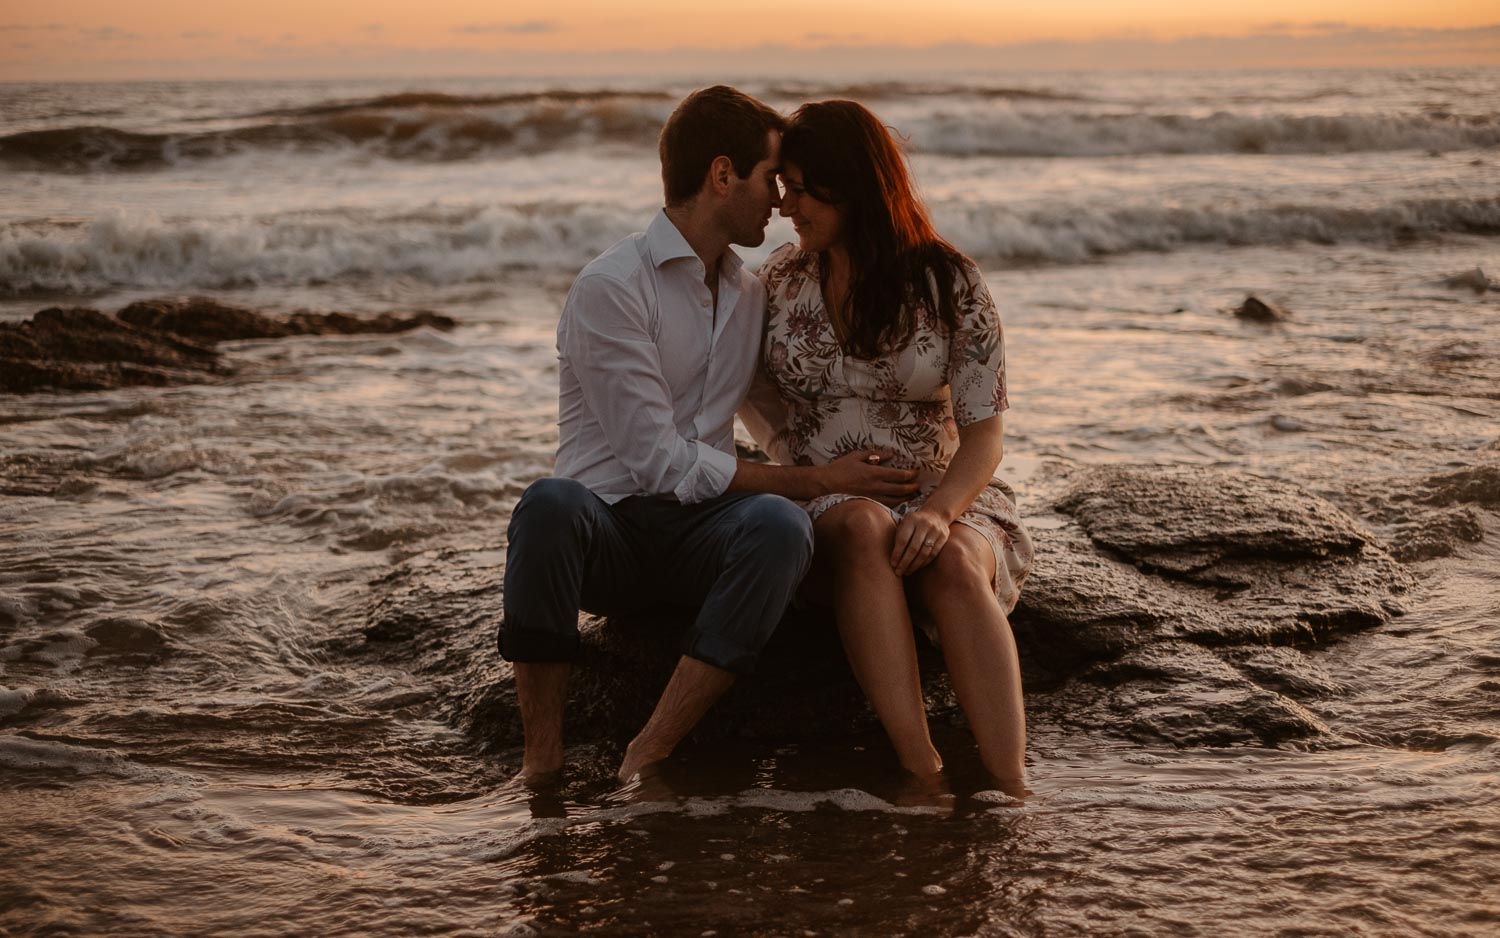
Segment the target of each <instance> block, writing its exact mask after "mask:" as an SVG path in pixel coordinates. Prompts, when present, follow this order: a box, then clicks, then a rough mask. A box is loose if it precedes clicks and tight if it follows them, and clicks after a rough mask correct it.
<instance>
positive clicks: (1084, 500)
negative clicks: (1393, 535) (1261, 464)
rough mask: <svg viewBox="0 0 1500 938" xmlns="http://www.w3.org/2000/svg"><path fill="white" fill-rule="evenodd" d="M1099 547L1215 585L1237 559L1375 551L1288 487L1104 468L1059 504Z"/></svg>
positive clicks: (1195, 473)
mask: <svg viewBox="0 0 1500 938" xmlns="http://www.w3.org/2000/svg"><path fill="white" fill-rule="evenodd" d="M1057 507H1058V508H1059V510H1061V511H1063V512H1065V513H1067V514H1069V515H1072V516H1073V517H1074V518H1077V519H1078V521H1079V523H1080V524H1082V525H1083V527H1084V529H1085V530H1086V531H1088V533H1089V536H1090V537H1091V538H1093V540H1094V542H1095V543H1096V544H1099V545H1100V546H1102V547H1105V548H1107V549H1109V550H1111V551H1114V552H1115V553H1117V554H1120V555H1122V556H1124V557H1126V558H1128V559H1130V560H1131V561H1132V562H1134V563H1137V564H1140V565H1141V566H1143V567H1145V568H1147V569H1152V570H1156V571H1160V572H1163V573H1166V574H1168V575H1176V576H1182V577H1188V578H1192V579H1195V580H1198V581H1201V582H1207V583H1210V584H1213V583H1216V582H1230V583H1231V585H1247V584H1241V583H1233V581H1222V580H1221V579H1219V578H1216V577H1215V576H1213V575H1211V573H1210V571H1212V570H1214V569H1215V568H1216V567H1217V566H1220V565H1222V564H1223V563H1224V562H1225V561H1231V560H1236V559H1241V558H1249V559H1264V560H1268V561H1287V560H1296V561H1301V560H1306V559H1319V558H1326V557H1330V556H1335V555H1340V554H1351V553H1355V552H1357V551H1359V550H1360V549H1361V548H1363V547H1365V546H1367V545H1369V544H1371V543H1372V542H1373V538H1372V537H1371V536H1370V535H1369V534H1367V533H1365V532H1364V531H1363V530H1362V529H1360V527H1359V526H1358V525H1357V524H1356V523H1355V522H1354V519H1352V518H1350V517H1349V516H1348V515H1346V514H1345V513H1344V512H1342V511H1340V510H1339V509H1338V508H1336V507H1334V506H1333V505H1332V504H1331V503H1329V502H1327V501H1324V500H1323V499H1321V498H1318V497H1316V496H1313V495H1309V494H1307V493H1306V492H1304V491H1302V490H1301V489H1298V488H1297V487H1295V486H1292V485H1288V484H1286V483H1280V482H1273V481H1270V480H1266V479H1258V478H1256V477H1254V476H1246V475H1240V474H1236V473H1229V472H1223V471H1217V470H1209V469H1193V468H1167V467H1155V466H1106V467H1101V468H1097V469H1090V470H1087V471H1085V472H1083V473H1081V474H1080V477H1079V478H1078V481H1077V482H1075V483H1074V484H1073V485H1072V486H1071V487H1070V488H1069V490H1068V492H1067V493H1066V494H1065V495H1064V496H1063V497H1062V498H1061V499H1060V500H1059V501H1058V503H1057Z"/></svg>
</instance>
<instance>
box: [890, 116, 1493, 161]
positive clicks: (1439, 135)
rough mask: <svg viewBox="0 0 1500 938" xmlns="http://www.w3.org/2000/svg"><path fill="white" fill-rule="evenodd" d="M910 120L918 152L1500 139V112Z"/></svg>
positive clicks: (1255, 149)
mask: <svg viewBox="0 0 1500 938" xmlns="http://www.w3.org/2000/svg"><path fill="white" fill-rule="evenodd" d="M901 130H902V131H903V132H905V133H907V134H909V135H910V140H911V147H912V148H913V149H914V150H917V151H919V152H926V153H941V154H946V155H949V156H1026V157H1033V156H1132V155H1144V154H1183V153H1197V154H1202V153H1355V152H1365V151H1391V150H1468V149H1478V148H1485V147H1493V146H1495V145H1497V144H1500V121H1496V120H1495V119H1493V118H1492V117H1488V116H1486V117H1469V118H1462V117H1454V116H1449V115H1440V114H1435V115H1428V114H1380V115H1377V114H1344V115H1289V114H1232V113H1227V112H1219V113H1216V114H1211V115H1207V116H1202V117H1199V116H1191V115H1183V114H1149V113H1146V114H1079V113H1073V112H1067V111H1035V110H1014V109H1013V110H990V111H985V112H982V113H978V114H976V113H973V112H970V111H947V112H938V113H936V114H933V115H931V116H930V117H917V118H914V119H913V120H912V121H910V122H908V123H907V125H906V126H903V127H902V128H901Z"/></svg>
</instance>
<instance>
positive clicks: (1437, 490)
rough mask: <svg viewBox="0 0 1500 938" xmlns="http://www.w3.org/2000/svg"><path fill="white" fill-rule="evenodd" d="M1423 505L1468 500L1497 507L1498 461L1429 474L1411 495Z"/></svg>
mask: <svg viewBox="0 0 1500 938" xmlns="http://www.w3.org/2000/svg"><path fill="white" fill-rule="evenodd" d="M1412 498H1413V500H1415V501H1418V502H1421V503H1422V504H1425V505H1456V504H1459V503H1469V504H1476V505H1483V506H1485V507H1486V508H1496V507H1500V462H1488V463H1482V464H1480V465H1477V466H1469V467H1467V468H1464V469H1459V470H1456V471H1454V472H1447V473H1442V474H1439V475H1435V476H1430V477H1428V478H1427V479H1425V480H1423V482H1422V483H1421V484H1420V486H1419V487H1418V488H1417V490H1416V491H1415V492H1414V493H1413V495H1412Z"/></svg>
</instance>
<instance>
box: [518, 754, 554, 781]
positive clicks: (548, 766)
mask: <svg viewBox="0 0 1500 938" xmlns="http://www.w3.org/2000/svg"><path fill="white" fill-rule="evenodd" d="M562 775H563V754H562V750H561V749H558V750H556V751H554V752H546V753H532V752H528V753H526V754H525V755H524V756H522V757H521V771H519V772H517V773H516V779H515V780H516V781H517V782H519V783H520V784H521V785H522V786H524V787H526V788H531V789H537V788H552V787H555V786H556V785H557V784H558V783H559V782H561V781H562Z"/></svg>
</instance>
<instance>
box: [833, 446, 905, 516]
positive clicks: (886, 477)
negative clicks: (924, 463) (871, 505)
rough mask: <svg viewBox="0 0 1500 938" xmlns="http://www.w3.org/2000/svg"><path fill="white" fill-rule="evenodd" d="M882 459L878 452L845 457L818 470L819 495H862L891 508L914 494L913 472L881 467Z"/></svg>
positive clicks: (883, 457) (861, 450)
mask: <svg viewBox="0 0 1500 938" xmlns="http://www.w3.org/2000/svg"><path fill="white" fill-rule="evenodd" d="M884 459H886V454H885V453H882V452H880V451H879V450H872V449H860V450H855V451H854V452H852V453H845V454H844V455H842V456H840V457H839V458H838V459H835V460H834V461H833V462H831V463H829V464H828V465H826V466H823V467H822V468H821V469H820V476H819V482H820V483H821V487H822V489H823V494H825V495H831V494H835V493H838V494H842V495H864V496H866V497H868V498H873V499H875V500H876V501H878V502H880V503H881V504H884V505H890V506H893V507H894V506H896V505H899V504H901V503H902V502H904V501H906V500H907V499H908V498H911V497H912V496H913V495H915V494H917V471H916V470H915V469H893V468H891V467H890V466H882V465H881V462H882V461H883V460H884Z"/></svg>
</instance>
